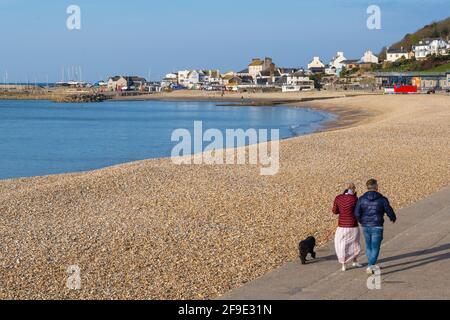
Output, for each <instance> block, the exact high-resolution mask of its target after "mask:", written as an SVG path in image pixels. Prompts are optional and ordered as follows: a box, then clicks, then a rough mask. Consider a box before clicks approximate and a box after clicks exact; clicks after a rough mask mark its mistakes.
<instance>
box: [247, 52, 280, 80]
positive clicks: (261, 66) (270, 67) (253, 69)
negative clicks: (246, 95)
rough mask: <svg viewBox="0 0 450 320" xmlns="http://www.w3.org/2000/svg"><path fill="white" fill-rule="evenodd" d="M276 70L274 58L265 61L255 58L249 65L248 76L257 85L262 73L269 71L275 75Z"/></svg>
mask: <svg viewBox="0 0 450 320" xmlns="http://www.w3.org/2000/svg"><path fill="white" fill-rule="evenodd" d="M275 68H276V66H275V64H274V63H273V61H272V58H268V57H266V58H265V59H264V60H261V59H259V58H255V59H253V60H252V62H251V63H250V64H249V65H248V74H249V75H250V76H251V77H252V78H253V79H254V81H255V83H256V80H257V77H258V76H259V75H260V74H261V72H263V71H269V72H270V73H274V72H275Z"/></svg>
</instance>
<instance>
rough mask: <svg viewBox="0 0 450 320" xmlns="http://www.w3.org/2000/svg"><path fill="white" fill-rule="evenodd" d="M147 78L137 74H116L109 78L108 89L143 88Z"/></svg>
mask: <svg viewBox="0 0 450 320" xmlns="http://www.w3.org/2000/svg"><path fill="white" fill-rule="evenodd" d="M146 82H147V80H145V79H144V78H141V77H136V76H114V77H111V78H109V80H108V90H111V91H123V90H136V89H141V88H143V87H144V85H145V84H146Z"/></svg>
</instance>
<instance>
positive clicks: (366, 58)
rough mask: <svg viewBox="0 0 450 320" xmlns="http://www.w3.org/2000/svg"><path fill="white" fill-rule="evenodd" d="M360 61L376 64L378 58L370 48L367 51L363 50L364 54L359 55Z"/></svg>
mask: <svg viewBox="0 0 450 320" xmlns="http://www.w3.org/2000/svg"><path fill="white" fill-rule="evenodd" d="M360 62H361V63H373V64H378V63H379V59H378V57H377V56H376V55H374V54H373V52H372V51H371V50H368V51H366V52H364V55H363V56H362V57H361V60H360Z"/></svg>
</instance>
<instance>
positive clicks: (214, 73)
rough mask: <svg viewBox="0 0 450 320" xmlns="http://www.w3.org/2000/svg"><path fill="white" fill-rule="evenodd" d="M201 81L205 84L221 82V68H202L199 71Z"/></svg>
mask: <svg viewBox="0 0 450 320" xmlns="http://www.w3.org/2000/svg"><path fill="white" fill-rule="evenodd" d="M199 77H200V79H199V80H200V82H201V83H204V84H212V83H219V82H220V71H219V70H201V71H200V72H199Z"/></svg>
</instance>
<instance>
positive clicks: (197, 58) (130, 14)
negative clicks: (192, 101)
mask: <svg viewBox="0 0 450 320" xmlns="http://www.w3.org/2000/svg"><path fill="white" fill-rule="evenodd" d="M71 4H76V5H78V6H80V8H81V14H82V16H81V23H82V25H81V30H73V31H69V30H68V29H67V28H66V19H67V17H68V14H66V8H67V7H68V6H69V5H71ZM371 4H375V5H379V6H380V8H381V10H382V11H381V12H382V29H381V30H369V29H367V27H366V20H367V17H368V15H367V13H366V10H367V7H368V6H369V5H371ZM449 13H450V1H448V0H422V1H419V0H389V1H388V0H379V1H375V0H373V1H368V0H315V1H300V0H283V1H273V0H270V1H269V0H259V1H253V0H227V1H213V0H171V1H152V0H150V1H148V0H147V1H145V0H127V1H115V0H97V1H94V0H71V1H66V0H40V1H30V0H0V30H2V34H1V37H0V41H1V44H0V82H3V79H4V74H5V71H7V72H8V80H9V81H11V82H15V81H25V80H26V79H27V78H28V79H29V80H30V81H34V80H37V81H38V82H45V81H46V79H47V76H48V78H49V80H50V81H56V80H60V79H61V70H62V68H63V67H67V66H81V67H82V70H83V78H84V79H86V80H90V81H95V80H98V79H100V78H105V79H106V78H107V77H108V76H110V75H114V74H135V75H141V76H145V77H146V76H147V75H148V73H149V70H151V77H152V78H153V79H158V78H160V77H161V76H162V75H164V74H165V73H166V72H170V71H175V70H178V69H191V68H192V69H193V68H196V69H198V68H219V69H220V70H221V71H229V70H235V71H239V70H240V69H243V68H245V67H246V65H247V64H248V62H249V60H250V59H251V58H253V57H264V56H271V57H273V59H274V61H275V63H277V65H280V66H285V67H288V66H305V65H306V64H307V63H308V62H309V60H310V59H311V58H312V56H314V55H318V56H320V57H321V58H322V59H323V60H325V61H326V62H328V61H329V59H330V58H331V57H332V56H333V55H334V54H335V53H336V51H344V52H345V55H346V57H347V58H349V59H350V58H359V57H361V56H362V54H363V52H364V51H365V50H366V49H372V50H373V51H375V52H379V50H380V49H381V48H382V47H383V46H384V45H388V44H390V43H392V42H395V41H397V40H400V39H401V38H402V37H403V36H404V34H406V33H408V32H413V31H415V30H417V29H419V28H421V27H422V26H424V25H425V24H428V23H430V22H432V21H435V20H440V19H443V18H446V17H447V16H448V15H449Z"/></svg>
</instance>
